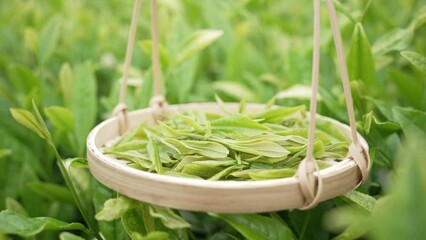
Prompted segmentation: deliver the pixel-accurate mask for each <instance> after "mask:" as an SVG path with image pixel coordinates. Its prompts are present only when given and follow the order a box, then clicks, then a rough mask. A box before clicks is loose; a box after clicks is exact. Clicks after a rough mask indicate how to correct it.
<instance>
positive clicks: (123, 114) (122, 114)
mask: <svg viewBox="0 0 426 240" xmlns="http://www.w3.org/2000/svg"><path fill="white" fill-rule="evenodd" d="M128 112H129V110H128V109H127V105H126V104H125V103H119V104H117V106H115V108H114V110H113V111H112V115H113V116H116V117H117V119H118V132H119V133H120V135H122V134H123V133H124V132H125V131H126V130H127V126H128V116H127V115H128Z"/></svg>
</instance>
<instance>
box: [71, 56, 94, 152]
mask: <svg viewBox="0 0 426 240" xmlns="http://www.w3.org/2000/svg"><path fill="white" fill-rule="evenodd" d="M96 104H97V101H96V79H95V76H94V75H93V67H92V65H91V64H90V63H85V64H82V65H78V66H77V67H76V68H75V71H74V79H73V83H72V112H73V114H74V117H75V129H76V135H77V140H78V143H79V146H80V147H81V148H80V149H81V151H83V146H85V142H86V138H87V135H88V134H89V131H90V130H91V129H92V127H93V125H94V124H95V120H96Z"/></svg>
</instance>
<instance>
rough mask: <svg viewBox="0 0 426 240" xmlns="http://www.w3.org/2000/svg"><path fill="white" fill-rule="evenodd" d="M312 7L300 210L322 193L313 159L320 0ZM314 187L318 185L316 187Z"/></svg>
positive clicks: (298, 171) (314, 202)
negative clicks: (309, 89)
mask: <svg viewBox="0 0 426 240" xmlns="http://www.w3.org/2000/svg"><path fill="white" fill-rule="evenodd" d="M313 5H314V37H313V59H312V95H311V101H310V116H309V129H308V147H307V153H306V158H305V159H304V160H302V162H301V163H300V165H299V168H298V170H297V177H298V178H299V182H300V189H301V191H302V194H303V196H304V199H305V206H304V207H303V208H302V209H308V208H311V207H314V206H316V205H317V203H318V201H319V198H320V196H321V192H322V188H323V187H322V186H323V184H322V179H321V176H320V175H319V168H318V164H317V162H316V161H315V157H314V143H315V141H314V140H315V120H316V113H317V95H318V82H319V66H320V44H321V38H320V36H321V35H320V30H321V11H320V10H321V9H320V0H313ZM314 172H317V181H318V184H316V183H315V177H314V175H313V174H314ZM316 185H318V186H317V187H316Z"/></svg>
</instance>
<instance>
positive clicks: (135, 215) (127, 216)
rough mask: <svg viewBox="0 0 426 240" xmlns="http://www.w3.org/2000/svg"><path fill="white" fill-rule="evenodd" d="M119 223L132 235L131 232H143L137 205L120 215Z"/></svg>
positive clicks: (143, 226)
mask: <svg viewBox="0 0 426 240" xmlns="http://www.w3.org/2000/svg"><path fill="white" fill-rule="evenodd" d="M121 223H122V224H123V226H124V228H125V229H126V232H127V235H129V236H132V234H133V233H139V234H145V233H146V230H145V225H144V223H143V219H142V215H141V210H140V208H139V207H136V208H134V209H131V210H128V211H127V212H125V213H124V214H123V215H122V216H121Z"/></svg>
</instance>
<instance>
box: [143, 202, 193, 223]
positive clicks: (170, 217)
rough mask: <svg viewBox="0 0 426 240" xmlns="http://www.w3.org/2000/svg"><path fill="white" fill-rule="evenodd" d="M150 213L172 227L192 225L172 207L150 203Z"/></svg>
mask: <svg viewBox="0 0 426 240" xmlns="http://www.w3.org/2000/svg"><path fill="white" fill-rule="evenodd" d="M149 213H150V214H151V216H152V217H154V218H158V219H160V221H161V222H162V223H163V224H164V226H166V227H167V228H170V229H179V228H189V227H191V225H190V224H189V223H188V222H187V221H186V220H185V219H183V218H182V217H180V216H179V215H177V214H176V213H175V212H174V211H173V210H171V209H170V208H164V207H159V206H154V205H149Z"/></svg>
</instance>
